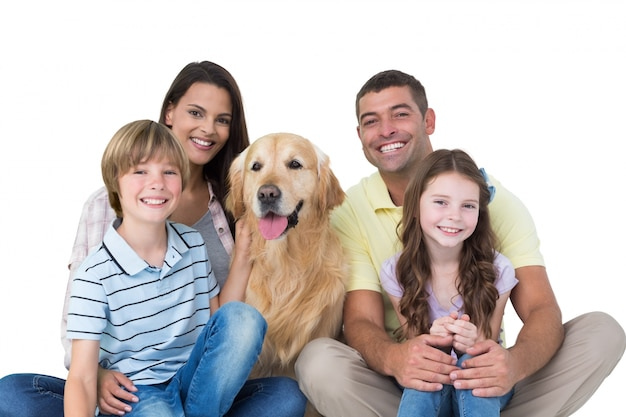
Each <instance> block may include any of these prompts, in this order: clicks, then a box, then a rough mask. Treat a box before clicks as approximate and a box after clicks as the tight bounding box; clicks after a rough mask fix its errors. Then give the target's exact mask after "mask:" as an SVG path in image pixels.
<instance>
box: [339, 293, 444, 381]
mask: <svg viewBox="0 0 626 417" xmlns="http://www.w3.org/2000/svg"><path fill="white" fill-rule="evenodd" d="M344 333H345V336H346V340H347V342H348V344H349V345H350V346H352V347H353V348H354V349H356V350H358V351H359V352H360V353H361V355H362V356H363V358H364V359H365V361H366V362H367V365H368V366H369V367H370V368H372V369H373V370H375V371H376V372H378V373H380V374H383V375H389V376H393V377H395V378H396V380H397V381H398V383H399V384H401V385H402V386H404V387H410V388H415V389H420V390H423V391H437V390H440V389H442V388H443V385H442V384H449V383H450V379H449V377H448V375H449V374H450V372H451V371H452V370H454V369H456V367H455V366H454V363H455V361H454V358H452V357H451V356H449V355H447V354H445V353H444V352H442V351H440V350H439V349H436V348H435V347H438V346H446V345H450V343H451V342H452V337H451V336H448V337H440V336H431V335H420V336H418V337H416V338H413V339H411V340H409V341H406V342H404V343H396V342H394V341H393V340H391V338H390V337H389V335H387V333H386V331H385V325H384V307H383V301H382V296H381V294H380V293H378V292H376V291H369V290H355V291H350V292H348V293H347V295H346V301H345V304H344Z"/></svg>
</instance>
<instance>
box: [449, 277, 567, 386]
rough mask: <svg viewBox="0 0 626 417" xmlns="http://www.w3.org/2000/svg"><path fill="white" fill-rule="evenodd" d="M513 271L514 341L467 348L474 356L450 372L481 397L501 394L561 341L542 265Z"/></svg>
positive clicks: (540, 364)
mask: <svg viewBox="0 0 626 417" xmlns="http://www.w3.org/2000/svg"><path fill="white" fill-rule="evenodd" d="M515 273H516V276H517V279H518V280H519V283H518V284H517V286H515V288H513V290H512V291H511V302H512V304H513V307H514V308H515V311H516V312H517V314H518V316H519V317H520V319H521V320H522V322H523V326H522V328H521V330H520V332H519V335H518V337H517V340H516V342H515V345H513V346H512V347H511V348H510V349H508V350H506V349H504V348H503V347H501V346H500V345H498V344H497V343H495V342H494V341H491V340H490V341H485V342H480V343H477V344H476V345H474V346H473V347H472V348H470V349H468V353H469V354H471V355H475V357H474V358H472V359H469V360H467V361H465V363H464V368H466V369H463V370H458V371H454V372H452V374H451V375H450V376H451V378H452V379H453V380H454V381H455V382H454V386H455V387H456V388H458V389H473V393H474V395H477V396H481V397H490V396H496V395H502V394H505V393H507V392H508V391H510V390H511V388H513V386H514V385H515V384H516V383H517V382H519V381H521V380H522V379H524V378H526V377H527V376H529V375H532V374H533V373H535V372H537V371H538V370H539V369H541V368H542V367H543V366H544V365H545V364H546V363H548V361H549V360H550V359H551V358H552V356H554V354H555V353H556V351H557V350H558V349H559V347H560V345H561V343H562V342H563V338H564V330H563V325H562V321H561V310H560V308H559V306H558V304H557V301H556V297H555V296H554V292H553V291H552V287H551V285H550V282H549V280H548V275H547V273H546V269H545V268H544V267H542V266H525V267H521V268H517V269H516V270H515Z"/></svg>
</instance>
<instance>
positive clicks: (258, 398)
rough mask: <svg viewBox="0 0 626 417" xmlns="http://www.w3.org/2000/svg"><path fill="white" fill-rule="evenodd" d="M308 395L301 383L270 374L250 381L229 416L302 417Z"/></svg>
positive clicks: (239, 395) (236, 400) (245, 385)
mask: <svg viewBox="0 0 626 417" xmlns="http://www.w3.org/2000/svg"><path fill="white" fill-rule="evenodd" d="M306 403H307V400H306V397H305V396H304V394H303V393H302V392H301V391H300V388H298V383H297V382H296V381H295V380H293V379H291V378H287V377H270V378H259V379H251V380H249V381H246V383H245V384H244V386H243V388H242V389H241V391H239V394H237V397H236V398H235V402H234V403H233V406H232V407H231V408H230V410H229V411H228V413H227V414H226V415H227V416H228V417H246V416H255V417H302V416H303V415H304V412H305V410H306Z"/></svg>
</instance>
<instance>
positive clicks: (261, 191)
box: [226, 133, 347, 377]
mask: <svg viewBox="0 0 626 417" xmlns="http://www.w3.org/2000/svg"><path fill="white" fill-rule="evenodd" d="M229 183H230V190H229V194H228V196H227V198H226V208H227V209H228V210H229V211H231V212H232V213H233V215H234V216H235V218H237V219H240V218H243V219H245V221H247V222H250V223H249V224H250V225H253V226H252V227H251V228H252V244H251V257H252V260H253V266H252V272H251V275H250V280H249V283H248V288H247V292H246V302H247V303H249V304H251V305H252V306H254V307H256V308H257V309H258V310H259V311H260V312H261V314H263V316H264V317H265V319H266V321H267V323H268V330H267V334H266V336H265V342H264V345H263V350H262V352H261V355H260V357H259V361H258V363H257V366H256V367H255V369H254V370H253V376H254V377H259V376H270V375H289V376H293V364H294V362H295V360H296V359H297V357H298V355H299V353H300V351H301V350H302V348H303V347H304V345H305V344H306V343H307V342H309V341H310V340H312V339H314V338H317V337H336V336H338V334H339V332H340V328H341V323H342V309H343V300H344V294H345V278H346V276H347V266H346V262H345V259H344V256H343V250H342V247H341V243H340V241H339V239H338V238H337V236H336V235H335V233H334V232H333V231H332V229H331V227H330V218H329V217H330V212H331V210H332V209H333V208H334V207H336V206H338V205H339V204H341V203H342V202H343V199H344V192H343V190H342V189H341V186H340V184H339V181H338V180H337V178H336V177H335V175H334V174H333V172H332V171H331V169H330V166H329V160H328V157H327V156H326V155H325V154H324V153H323V152H322V151H321V150H319V148H317V147H316V146H315V145H313V144H312V143H311V142H310V141H308V140H307V139H304V138H302V137H300V136H297V135H293V134H288V133H278V134H271V135H267V136H264V137H262V138H260V139H257V140H256V141H254V142H253V143H252V144H251V145H250V146H249V147H248V148H247V149H246V150H245V151H244V152H243V153H242V154H241V155H240V156H239V157H238V158H237V159H236V160H235V161H234V162H233V164H232V166H231V168H230V173H229ZM299 207H300V208H299ZM266 216H270V217H272V218H274V217H273V216H279V217H281V218H282V219H283V222H284V221H285V220H284V219H285V218H286V217H287V218H289V225H288V226H287V228H286V229H285V230H284V232H282V233H280V231H281V230H282V227H281V228H279V230H278V231H274V232H273V233H274V234H275V235H277V234H278V233H280V235H279V236H278V235H277V236H270V237H269V240H268V239H266V238H264V237H263V235H262V233H261V231H260V230H261V229H262V227H261V224H260V223H261V222H262V221H265V220H267V219H265V220H261V219H263V218H264V217H266ZM293 223H296V224H295V225H294V224H293Z"/></svg>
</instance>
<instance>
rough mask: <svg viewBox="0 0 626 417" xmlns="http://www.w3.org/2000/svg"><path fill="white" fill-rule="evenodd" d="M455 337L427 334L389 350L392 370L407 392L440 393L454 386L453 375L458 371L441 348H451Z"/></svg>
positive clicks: (389, 361)
mask: <svg viewBox="0 0 626 417" xmlns="http://www.w3.org/2000/svg"><path fill="white" fill-rule="evenodd" d="M450 343H452V336H445V337H441V336H433V335H428V334H423V335H420V336H417V337H414V338H412V339H410V340H407V341H406V342H404V343H400V344H395V345H393V346H392V347H390V348H389V355H388V366H389V369H390V370H391V373H392V375H393V376H394V377H395V378H396V380H397V381H398V383H399V384H400V385H402V386H403V387H405V388H413V389H417V390H421V391H439V390H441V389H442V388H443V384H450V383H451V380H450V377H449V375H450V373H451V372H452V371H453V370H455V369H458V368H457V367H456V366H455V360H454V358H453V357H452V356H450V355H448V354H446V353H445V352H443V351H441V350H440V349H438V348H444V347H446V346H450Z"/></svg>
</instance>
